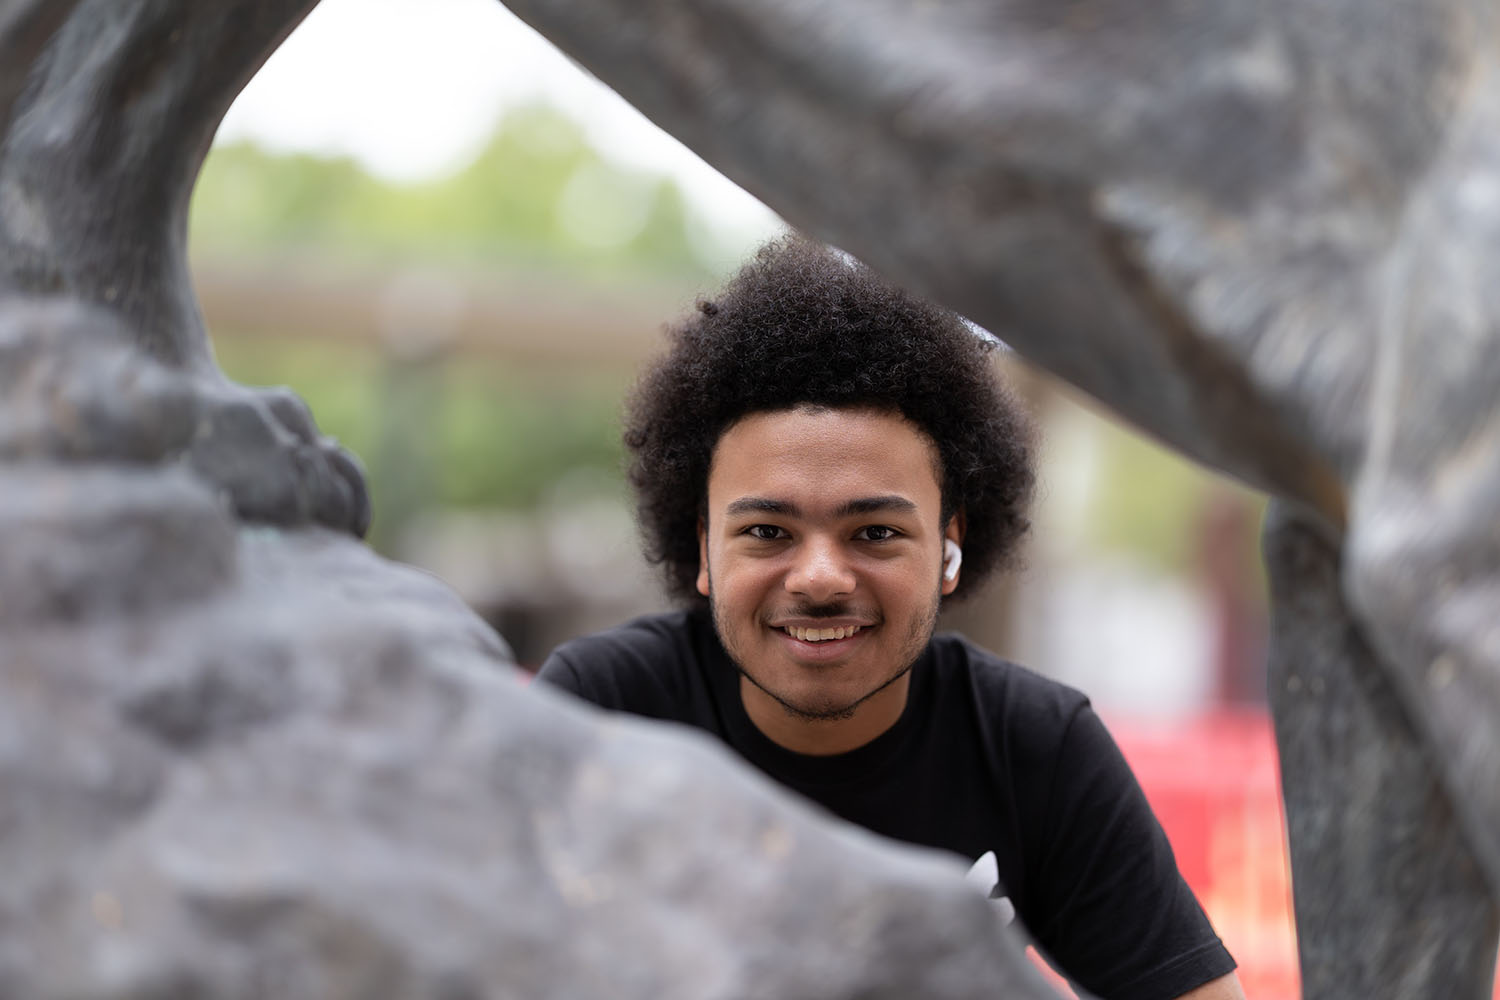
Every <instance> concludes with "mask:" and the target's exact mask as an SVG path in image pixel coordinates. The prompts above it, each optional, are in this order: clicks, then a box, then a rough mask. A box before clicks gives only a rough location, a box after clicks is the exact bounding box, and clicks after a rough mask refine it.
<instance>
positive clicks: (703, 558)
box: [698, 517, 708, 597]
mask: <svg viewBox="0 0 1500 1000" xmlns="http://www.w3.org/2000/svg"><path fill="white" fill-rule="evenodd" d="M698 593H700V594H702V595H703V596H704V597H707V596H708V531H707V529H706V528H705V527H704V526H703V518H701V517H700V518H698Z"/></svg>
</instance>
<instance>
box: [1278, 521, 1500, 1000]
mask: <svg viewBox="0 0 1500 1000" xmlns="http://www.w3.org/2000/svg"><path fill="white" fill-rule="evenodd" d="M1264 550H1265V558H1266V565H1267V569H1268V572H1269V575H1270V580H1271V597H1272V604H1273V612H1272V630H1271V635H1272V638H1271V676H1270V688H1271V707H1272V711H1273V713H1274V715H1275V721H1276V742H1277V746H1278V748H1279V750H1280V753H1281V776H1282V778H1281V780H1282V794H1283V796H1284V798H1285V801H1286V813H1287V832H1288V836H1289V839H1290V841H1291V855H1292V875H1293V887H1294V894H1295V908H1296V914H1297V927H1298V936H1299V946H1300V950H1301V961H1302V988H1303V995H1304V996H1305V997H1309V998H1315V1000H1344V998H1347V1000H1382V998H1390V1000H1414V998H1434V1000H1436V998H1443V1000H1450V998H1451V1000H1482V998H1483V1000H1487V998H1489V997H1490V995H1491V990H1492V989H1493V986H1494V970H1495V943H1496V941H1497V939H1500V909H1497V906H1496V904H1495V901H1494V900H1493V899H1491V897H1490V894H1489V890H1488V886H1487V883H1486V881H1485V879H1484V877H1483V873H1482V871H1481V869H1480V867H1479V864H1478V863H1477V861H1476V859H1475V855H1474V852H1473V850H1472V849H1471V847H1470V845H1469V843H1468V841H1467V839H1466V838H1465V836H1464V833H1463V830H1462V828H1461V825H1460V823H1459V821H1458V819H1457V817H1456V815H1455V813H1454V810H1453V808H1452V806H1451V804H1450V801H1449V799H1448V797H1447V795H1446V793H1445V792H1444V790H1443V787H1444V786H1443V784H1442V783H1441V782H1440V781H1439V780H1438V773H1437V768H1435V767H1434V766H1433V764H1432V761H1431V757H1430V754H1429V751H1428V749H1427V747H1426V746H1425V745H1424V743H1423V741H1422V740H1421V739H1420V738H1419V736H1418V734H1417V732H1416V730H1415V728H1414V727H1413V726H1412V724H1411V722H1410V721H1409V719H1408V717H1407V714H1406V712H1405V710H1404V708H1403V705H1402V702H1401V701H1400V699H1399V698H1398V697H1397V693H1396V690H1395V688H1394V686H1393V685H1392V682H1391V677H1390V675H1389V673H1388V672H1387V670H1386V669H1385V667H1384V666H1383V664H1381V663H1380V662H1379V661H1378V660H1377V659H1376V657H1375V656H1374V655H1373V654H1372V652H1371V650H1370V647H1369V646H1368V645H1367V643H1366V640H1365V637H1364V635H1363V632H1362V629H1361V627H1360V626H1359V624H1358V623H1357V622H1356V621H1355V620H1354V618H1353V617H1352V616H1351V615H1350V612H1349V609H1348V607H1347V605H1346V602H1345V600H1344V597H1343V594H1342V590H1341V586H1340V579H1341V577H1340V570H1341V567H1340V552H1339V551H1338V549H1337V548H1336V547H1335V545H1334V544H1333V543H1332V542H1330V541H1329V540H1328V538H1327V537H1326V536H1325V535H1324V534H1323V533H1321V532H1320V531H1319V530H1318V529H1317V528H1316V527H1314V526H1313V525H1311V524H1310V523H1308V522H1306V521H1303V520H1301V519H1299V517H1298V515H1297V514H1296V513H1295V512H1294V511H1293V510H1292V509H1291V508H1290V507H1288V506H1286V505H1282V504H1274V505H1273V507H1272V510H1271V512H1270V514H1269V516H1268V519H1267V524H1266V529H1265V536H1264Z"/></svg>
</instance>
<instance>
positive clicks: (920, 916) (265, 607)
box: [0, 468, 1046, 1000]
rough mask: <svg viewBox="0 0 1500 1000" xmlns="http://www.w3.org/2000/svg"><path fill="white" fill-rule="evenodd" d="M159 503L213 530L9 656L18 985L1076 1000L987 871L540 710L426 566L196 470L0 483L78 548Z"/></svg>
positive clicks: (562, 701)
mask: <svg viewBox="0 0 1500 1000" xmlns="http://www.w3.org/2000/svg"><path fill="white" fill-rule="evenodd" d="M150 476H154V477H155V478H156V479H157V480H158V481H157V482H155V483H151V482H148V477H150ZM152 488H155V489H156V490H157V491H158V492H157V495H158V496H163V497H172V496H175V497H178V498H179V500H178V501H177V502H176V503H175V504H161V505H159V507H157V508H156V510H157V512H158V513H159V514H160V521H159V525H160V526H166V525H170V524H183V525H184V530H183V531H182V533H180V534H178V535H169V534H163V533H159V532H150V531H144V532H141V533H140V534H139V535H137V536H134V537H132V538H131V539H130V540H129V543H128V549H129V551H130V553H131V554H132V556H133V557H134V560H133V561H134V566H133V567H132V569H133V570H134V571H133V572H130V573H122V566H123V563H117V562H115V561H114V560H112V559H109V560H105V561H103V562H92V563H90V562H88V561H86V560H79V561H74V562H67V563H66V565H61V566H57V565H54V566H53V567H52V568H51V569H50V570H48V572H49V573H50V576H48V577H47V581H48V583H49V588H48V590H49V593H59V592H66V593H69V594H72V595H75V596H76V600H74V601H70V602H52V603H48V604H46V605H45V606H44V607H43V608H42V611H41V613H40V614H38V613H36V611H35V609H31V610H30V611H29V612H28V613H27V614H26V615H24V616H23V617H21V618H11V619H8V620H6V621H5V625H4V631H3V637H0V691H3V693H4V697H0V868H3V869H4V871H5V872H6V873H7V874H6V878H5V879H4V880H3V882H0V996H3V997H7V998H10V997H15V998H28V1000H45V998H57V1000H62V998H68V1000H85V998H98V1000H125V998H147V997H151V998H162V997H193V998H225V1000H230V998H234V1000H239V998H243V1000H252V998H256V1000H258V998H264V997H278V998H298V997H308V998H312V997H317V998H320V1000H334V998H348V1000H378V998H383V997H391V998H396V997H400V998H432V1000H458V998H466V997H472V998H479V997H495V998H500V997H514V998H517V1000H545V998H558V1000H562V998H577V997H622V998H640V1000H664V998H674V997H675V998H681V1000H710V998H726V1000H727V998H751V997H763V998H767V1000H773V998H774V1000H787V998H800V997H805V998H820V1000H831V998H850V1000H853V998H868V1000H874V998H890V1000H898V998H899V1000H908V998H910V997H933V998H954V1000H958V998H965V1000H968V998H973V1000H978V998H980V997H994V996H1016V997H1027V996H1030V997H1043V996H1046V993H1045V992H1044V991H1045V990H1046V987H1045V984H1042V983H1041V982H1040V980H1039V979H1038V977H1037V974H1036V972H1035V970H1034V969H1033V968H1032V967H1031V966H1030V965H1029V963H1028V962H1027V961H1026V960H1025V958H1024V957H1023V956H1022V954H1021V953H1020V951H1019V950H1018V949H1017V948H1016V947H1015V946H1014V945H1012V944H1011V943H1010V939H1009V938H1008V937H1007V936H1006V933H1005V930H1004V928H1003V927H1002V925H1001V923H1000V921H999V919H998V916H997V914H996V913H995V912H994V911H993V908H992V906H991V904H990V903H989V902H988V901H987V900H985V899H983V898H981V897H980V896H979V894H977V893H975V892H974V891H973V890H972V889H971V888H970V887H969V886H968V885H967V884H966V883H965V882H964V879H963V865H962V864H961V863H960V862H959V861H958V859H953V858H947V857H942V856H938V855H935V854H926V853H919V852H915V851H910V850H905V849H899V848H897V847H895V846H893V845H888V844H886V843H884V842H881V841H879V840H877V838H874V837H873V836H870V835H868V834H865V833H863V832H861V831H857V830H854V829H853V828H850V827H845V826H843V825H841V824H833V823H831V822H829V821H828V820H826V819H824V818H823V817H822V816H820V815H816V814H815V813H814V811H813V810H812V809H811V808H810V807H807V806H804V805H800V804H796V803H793V802H792V801H790V799H789V798H788V797H787V796H786V795H785V794H784V793H782V792H780V791H779V790H777V789H775V788H773V787H771V786H770V785H769V783H768V782H767V781H766V780H765V779H763V778H761V777H759V776H758V775H755V774H753V773H751V772H750V771H749V770H748V769H747V768H746V767H744V766H743V765H741V764H739V763H738V762H737V761H735V760H733V759H731V758H730V756H729V754H728V752H727V751H726V750H724V749H723V748H722V747H720V746H719V745H717V744H716V743H714V742H712V741H711V740H709V739H708V738H707V737H704V736H702V735H699V734H692V733H689V732H688V731H686V730H681V731H678V730H673V729H668V728H666V727H657V726H653V725H649V724H646V723H644V722H638V721H634V720H629V719H624V718H606V717H603V716H601V715H600V714H598V713H595V712H594V711H592V710H591V709H588V708H587V707H584V706H582V705H580V704H578V703H575V702H573V701H572V700H571V699H567V698H565V697H564V696H562V695H559V694H554V693H552V692H548V691H544V690H528V689H526V688H525V687H524V686H523V685H524V680H523V677H522V675H520V674H519V673H518V672H516V671H515V670H514V669H513V668H511V667H509V666H508V665H507V663H506V661H507V659H508V654H507V651H506V649H505V648H504V645H503V644H502V643H501V642H500V641H499V640H498V638H497V637H496V636H495V635H494V634H493V632H492V631H491V630H490V629H489V628H488V627H487V626H485V625H484V624H483V623H482V622H481V621H479V620H478V619H477V618H475V617H474V616H473V615H472V613H471V612H469V611H468V609H466V608H464V607H463V606H462V605H461V604H460V603H459V602H458V601H457V599H456V598H455V597H454V596H453V595H452V594H451V592H449V591H448V590H447V589H446V588H445V587H443V586H442V585H441V584H440V583H438V582H437V581H436V580H434V579H432V578H430V577H428V576H427V575H425V574H422V573H420V572H418V571H415V570H411V569H407V568H403V567H399V566H394V565H391V564H388V563H385V562H384V561H382V560H380V559H378V558H377V557H375V556H374V555H372V554H371V553H370V552H369V551H368V550H367V549H365V548H364V547H363V546H362V545H360V544H359V543H357V542H356V541H354V540H352V539H350V538H348V537H347V536H343V535H339V534H336V533H333V532H329V531H326V530H322V529H316V528H310V529H303V530H300V531H288V530H283V529H277V528H264V527H246V526H240V525H237V524H236V523H235V521H234V519H233V518H232V516H231V515H230V513H229V511H228V510H227V509H225V508H224V507H222V506H221V505H219V504H217V503H216V500H215V497H214V495H213V493H211V492H210V491H209V490H208V489H206V488H205V487H203V486H202V485H199V484H197V483H196V482H195V480H194V479H193V478H192V477H191V476H190V475H189V474H187V473H186V472H183V471H181V470H178V471H174V472H158V473H151V474H147V473H142V472H140V471H139V470H130V469H123V470H100V469H96V468H90V469H87V470H73V469H56V468H53V469H49V470H36V469H27V470H24V471H17V470H15V469H7V470H4V471H0V496H4V497H6V498H7V500H9V499H10V498H13V497H17V496H20V497H23V498H25V500H23V502H22V503H21V504H19V505H17V507H18V508H19V510H17V509H13V510H12V511H11V514H10V522H9V524H7V525H6V528H7V530H8V529H10V528H13V527H14V526H15V525H16V523H17V522H18V521H19V520H20V519H21V518H22V517H23V516H27V517H30V518H32V519H33V524H34V526H38V527H39V528H40V530H41V531H42V535H41V536H40V537H42V538H43V539H44V540H46V541H55V540H56V536H55V535H54V534H52V533H51V532H52V531H53V530H54V529H53V528H52V527H51V526H50V525H56V524H77V523H78V522H79V520H80V519H79V517H78V513H79V505H80V504H82V503H83V502H84V501H83V500H82V498H85V497H94V498H101V497H102V498H107V499H105V500H103V501H102V502H101V507H102V509H104V510H106V511H108V512H111V515H112V517H113V515H114V513H115V512H117V511H118V509H119V506H120V505H121V504H123V503H127V502H128V501H125V500H121V499H120V498H133V497H141V496H145V495H147V492H148V491H149V490H150V489H152ZM48 495H50V496H53V497H63V498H69V502H68V503H65V504H63V505H62V506H61V507H59V508H57V509H55V510H51V511H47V510H41V509H38V506H37V505H36V504H33V503H31V502H30V500H31V499H33V498H41V497H44V496H48ZM75 500H76V501H77V503H74V502H73V501H75ZM8 506H9V504H8ZM185 511H191V512H194V513H193V516H191V517H187V518H183V517H182V515H183V512H185ZM26 512H29V513H26ZM48 549H49V551H50V546H49V547H48ZM54 562H56V560H54ZM147 567H150V569H147ZM158 575H159V577H160V578H157V577H158ZM143 578H144V579H143ZM132 580H133V581H135V582H136V583H138V584H145V585H147V586H148V587H149V588H150V590H151V592H150V594H148V595H145V596H140V597H137V598H133V599H129V600H127V599H126V595H125V594H124V593H122V592H118V591H117V589H116V588H118V587H119V586H120V585H121V584H123V583H125V582H128V581H132ZM11 582H12V581H9V580H6V581H5V582H4V586H3V589H0V593H4V594H7V595H11V594H14V593H15V592H16V591H15V589H13V588H12V586H11ZM184 586H187V587H189V588H190V589H191V590H192V591H193V592H192V593H190V594H184V593H182V592H181V590H182V587H184Z"/></svg>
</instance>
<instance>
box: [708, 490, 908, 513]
mask: <svg viewBox="0 0 1500 1000" xmlns="http://www.w3.org/2000/svg"><path fill="white" fill-rule="evenodd" d="M886 511H894V512H895V513H898V514H915V513H916V512H917V505H916V503H915V502H913V501H912V500H909V499H907V498H906V497H904V496H901V495H900V494H897V493H889V494H885V495H884V496H874V497H858V498H856V499H854V500H848V501H845V502H844V503H842V504H840V505H839V507H838V509H837V510H835V511H834V512H833V516H834V517H854V516H856V515H859V514H878V513H882V512H886ZM724 513H725V514H726V515H728V516H730V517H733V516H735V515H737V514H780V515H781V516H783V517H801V516H802V510H801V508H799V507H798V506H797V505H796V504H794V503H790V502H788V501H786V500H773V499H771V498H770V497H740V498H739V499H738V500H735V501H734V502H733V503H731V504H730V505H729V506H727V507H725V508H724Z"/></svg>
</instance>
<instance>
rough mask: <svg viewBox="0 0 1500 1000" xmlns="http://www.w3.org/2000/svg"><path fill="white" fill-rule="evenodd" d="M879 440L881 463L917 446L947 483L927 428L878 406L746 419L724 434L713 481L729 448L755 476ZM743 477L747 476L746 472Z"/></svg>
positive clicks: (717, 445) (712, 465)
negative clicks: (793, 457)
mask: <svg viewBox="0 0 1500 1000" xmlns="http://www.w3.org/2000/svg"><path fill="white" fill-rule="evenodd" d="M872 436H873V437H874V438H875V439H876V440H877V441H878V442H879V444H880V451H881V457H882V458H883V459H885V460H887V461H894V460H896V459H897V458H898V456H899V454H900V452H902V451H903V450H906V451H909V449H910V448H911V447H913V446H915V447H916V448H917V449H919V450H920V451H921V452H922V453H923V455H924V457H925V459H926V460H927V462H928V463H929V464H930V466H931V469H932V472H933V475H934V477H935V478H936V480H937V481H938V482H939V483H941V481H942V469H943V463H942V456H941V451H940V449H939V448H938V445H937V442H936V441H934V440H933V439H932V436H931V435H929V434H928V433H927V432H926V431H925V430H924V429H923V428H922V427H920V426H918V425H917V424H915V423H913V422H912V421H911V420H909V419H907V417H906V416H905V415H904V414H902V413H901V412H900V411H899V410H897V409H894V408H882V407H878V406H865V405H861V406H837V407H836V406H826V405H821V404H811V403H802V404H798V405H797V406H794V407H789V408H786V409H778V410H757V411H754V412H751V413H747V414H745V415H743V416H741V417H740V418H738V419H737V420H735V421H734V422H733V423H731V424H729V425H728V426H727V427H725V428H724V430H723V431H721V432H720V433H719V436H718V439H717V440H716V441H715V442H714V446H713V450H712V452H711V453H710V455H709V467H708V478H709V479H710V480H712V478H713V475H714V472H715V471H716V470H717V469H718V467H719V466H720V464H721V460H722V459H724V458H725V453H726V448H727V449H728V450H729V451H730V452H732V453H733V454H732V457H733V458H734V459H735V460H738V464H742V465H748V466H749V468H750V469H751V470H754V469H755V468H756V465H757V463H769V462H772V461H775V460H777V459H778V458H782V459H784V458H786V457H787V455H788V454H789V453H792V452H800V453H804V454H811V455H813V456H816V455H817V454H818V453H819V452H826V453H827V455H828V458H829V459H830V461H838V460H839V458H840V456H845V455H846V454H847V453H845V452H842V451H840V448H841V447H848V446H849V445H850V444H851V443H860V444H867V443H868V439H869V438H871V437H872ZM742 471H744V470H742Z"/></svg>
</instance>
